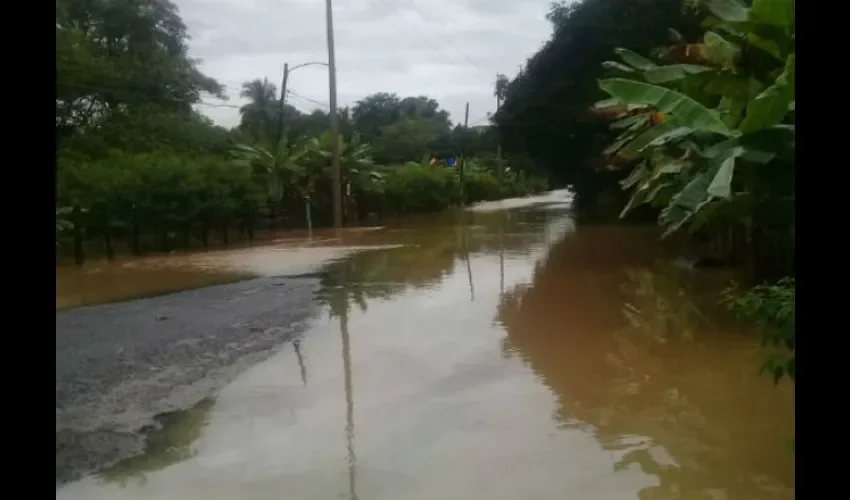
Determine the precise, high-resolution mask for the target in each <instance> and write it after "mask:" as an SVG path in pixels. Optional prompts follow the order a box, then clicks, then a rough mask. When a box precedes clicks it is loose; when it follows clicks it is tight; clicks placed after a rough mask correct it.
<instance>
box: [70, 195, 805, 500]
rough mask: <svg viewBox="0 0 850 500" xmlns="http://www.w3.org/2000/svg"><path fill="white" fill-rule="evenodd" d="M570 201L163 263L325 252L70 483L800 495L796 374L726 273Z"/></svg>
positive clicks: (555, 199)
mask: <svg viewBox="0 0 850 500" xmlns="http://www.w3.org/2000/svg"><path fill="white" fill-rule="evenodd" d="M564 197H565V193H563V192H556V193H552V194H550V195H547V196H543V197H539V198H536V199H526V200H507V201H505V202H499V203H493V204H485V205H480V206H477V207H475V208H474V209H472V210H468V211H466V212H462V213H455V214H451V213H449V214H443V215H440V216H428V217H419V218H412V219H408V220H404V221H396V222H394V223H388V224H387V226H386V227H384V228H383V229H380V230H375V231H368V232H358V233H357V235H356V236H354V235H349V236H348V239H347V240H344V241H343V242H344V243H346V246H339V245H337V246H327V247H322V249H316V248H312V249H309V251H317V252H320V253H321V252H325V253H322V254H321V255H322V258H321V259H316V260H315V261H309V259H308V258H306V257H305V258H304V260H301V261H299V260H297V259H295V258H292V259H288V260H287V259H283V258H282V256H284V255H289V254H286V252H284V253H280V252H281V250H280V249H269V248H264V249H243V250H239V251H233V252H224V253H220V255H221V256H224V257H222V258H219V257H217V256H216V254H217V253H212V252H211V253H207V254H203V255H199V256H179V257H175V259H183V260H182V262H183V264H180V265H177V264H169V263H168V262H172V263H175V262H178V261H177V260H171V261H169V258H168V257H161V258H159V260H158V261H157V262H158V263H159V264H158V265H161V266H160V268H168V266H170V265H174V266H175V267H178V268H180V269H187V268H190V269H192V270H193V271H186V273H187V274H191V275H192V276H194V277H193V278H191V279H186V280H185V283H186V284H185V286H186V287H193V286H198V285H200V284H201V283H198V282H197V281H192V280H196V279H197V276H199V275H202V274H203V273H207V274H206V275H209V276H216V277H217V278H216V279H224V278H222V276H225V277H232V276H235V275H238V276H240V277H245V276H266V278H264V279H269V277H270V276H274V275H275V274H286V273H288V272H289V271H290V270H296V271H297V272H308V268H310V266H315V265H316V263H317V262H318V263H321V264H322V266H320V268H319V269H320V270H321V271H322V272H321V274H320V275H319V278H318V282H317V283H316V285H315V289H316V290H317V291H316V294H315V296H316V301H317V307H318V308H319V309H318V314H317V315H313V316H311V318H314V319H311V320H310V322H309V323H308V326H306V327H305V329H304V330H303V332H301V333H299V334H298V335H295V336H294V337H292V339H291V340H289V341H287V343H285V344H284V346H283V348H282V349H281V350H280V351H279V352H277V353H276V354H273V355H271V357H268V358H267V359H266V360H265V361H262V362H259V363H257V364H253V365H252V366H250V367H248V368H246V369H244V370H242V371H241V372H240V374H239V375H238V376H237V377H236V378H235V379H233V380H232V382H230V383H229V384H227V385H225V386H224V387H223V388H222V389H221V390H220V391H217V392H216V394H215V395H214V396H211V397H207V398H204V399H202V400H200V401H188V400H187V401H186V404H185V409H183V410H181V411H175V412H171V413H169V414H167V415H162V416H161V417H159V418H158V422H159V425H158V428H157V429H156V430H154V431H152V432H151V433H150V436H149V440H148V444H147V452H146V453H144V454H141V455H139V456H136V457H133V458H130V459H127V460H124V461H122V462H121V463H119V464H118V465H116V466H114V467H111V468H109V469H108V470H106V471H104V472H103V473H102V474H100V475H97V476H90V477H87V478H84V479H82V480H80V481H77V482H73V483H70V484H66V485H64V486H62V487H60V488H58V489H57V498H61V499H117V500H120V499H222V500H224V499H228V500H229V499H234V498H240V499H272V498H274V499H291V500H300V499H304V500H319V499H333V498H347V499H358V498H359V499H367V498H368V499H388V500H389V499H393V500H395V499H411V500H418V499H423V500H424V499H429V500H430V499H435V498H439V499H446V500H453V499H457V500H460V499H464V500H469V499H482V500H483V499H487V500H494V499H497V500H501V499H505V500H507V499H511V500H513V499H517V498H527V499H553V498H575V499H582V500H583V499H590V500H592V499H613V500H616V499H635V498H640V499H644V500H647V499H695V500H699V499H707V500H717V499H748V500H749V499H754V500H758V499H791V498H793V496H794V480H793V477H794V469H793V467H794V463H793V455H792V454H791V452H790V450H789V446H788V444H789V442H790V441H791V439H792V437H793V386H792V385H790V384H781V385H779V386H778V387H774V386H773V384H772V382H771V381H770V380H769V379H767V378H761V377H759V376H758V375H757V367H758V362H759V359H760V355H761V354H760V353H759V352H758V351H757V342H756V338H755V337H754V335H753V333H752V332H749V331H746V330H744V329H742V328H740V327H739V326H737V325H735V323H734V322H732V321H730V319H729V318H728V317H726V316H725V315H724V314H722V312H721V311H720V310H719V308H718V307H717V306H716V297H717V294H718V291H719V290H720V289H722V288H723V286H725V284H726V282H727V281H728V279H730V278H731V277H732V276H731V275H730V274H728V273H725V272H721V271H710V272H708V271H699V272H689V271H685V270H681V269H678V268H676V267H675V266H672V265H670V264H669V262H670V261H671V260H672V259H673V258H674V257H675V251H674V249H664V248H662V247H661V246H660V245H659V244H658V241H657V236H658V234H657V232H656V231H655V230H654V229H644V228H634V227H629V228H616V227H576V226H575V225H574V223H573V222H572V220H571V218H570V217H569V213H568V203H566V202H565V201H566V200H565V198H564ZM338 243H339V242H338ZM347 245H354V246H355V247H356V248H355V249H353V250H352V249H349V247H348V246H347ZM364 248H369V249H368V250H364ZM355 250H356V251H355ZM303 251H304V249H301V250H295V252H296V253H298V255H299V256H300V255H302V253H303ZM339 252H345V253H344V255H343V254H340V253H339ZM292 255H294V254H292ZM258 256H259V257H258ZM280 260H286V262H285V263H281V262H279V261H280ZM186 262H192V263H193V264H192V265H186ZM295 264H298V265H295ZM148 265H149V264H147V263H140V264H139V266H140V268H141V270H138V271H137V272H138V273H142V274H144V273H145V272H146V271H145V269H146V266H148ZM218 266H220V267H221V268H222V269H224V270H225V271H224V273H222V274H218V275H217V274H216V272H215V271H216V269H217V267H218ZM102 272H103V273H108V272H109V271H102ZM194 272H197V273H200V274H192V273H194ZM104 279H105V278H104ZM228 279H230V278H228ZM59 280H60V277H59V274H58V272H57V282H58V281H59ZM107 281H108V280H107ZM175 282H176V279H175V281H171V282H170V283H171V285H170V286H172V288H170V289H174V288H173V287H176V285H175V284H174V283H175ZM88 283H89V284H91V283H92V282H91V281H89V282H88ZM311 286H312V285H311ZM66 290H67V292H66V295H65V296H66V297H71V296H77V297H79V296H82V295H83V292H81V291H80V290H79V289H77V290H74V288H73V286H70V285H69V286H68V288H67V289H66ZM150 292H151V290H150V289H148V290H146V293H150ZM59 293H60V292H57V305H58V304H59V303H60V297H59V295H58V294H59ZM195 293H197V294H198V297H202V296H203V295H202V293H203V290H198V291H196V292H195ZM85 294H87V296H88V297H100V300H101V301H106V300H111V298H110V297H109V296H108V293H107V292H102V291H101V292H96V291H93V290H90V291H88V292H85ZM121 294H122V296H127V295H128V294H131V295H132V291H128V290H127V288H124V291H122V292H121ZM178 295H180V294H178ZM116 306H117V305H116ZM101 307H113V306H111V305H110V306H101ZM57 321H58V320H57ZM57 328H58V327H57ZM61 334H62V332H61V331H58V330H57V338H58V337H59V336H60V335H61Z"/></svg>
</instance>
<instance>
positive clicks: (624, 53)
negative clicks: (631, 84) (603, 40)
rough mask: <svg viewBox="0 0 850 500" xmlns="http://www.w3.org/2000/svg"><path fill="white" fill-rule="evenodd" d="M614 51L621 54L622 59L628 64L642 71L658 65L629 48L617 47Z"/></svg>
mask: <svg viewBox="0 0 850 500" xmlns="http://www.w3.org/2000/svg"><path fill="white" fill-rule="evenodd" d="M614 53H615V54H617V55H618V56H620V59H622V60H623V61H624V62H625V63H626V64H628V65H629V66H631V67H633V68H635V69H639V70H641V71H646V70H649V69H652V68H655V67H656V66H657V64H655V63H654V62H652V61H650V60H649V59H647V58H645V57H643V56H642V55H640V54H637V53H635V52H632V51H631V50H629V49H623V48H616V49H614Z"/></svg>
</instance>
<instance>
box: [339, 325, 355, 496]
mask: <svg viewBox="0 0 850 500" xmlns="http://www.w3.org/2000/svg"><path fill="white" fill-rule="evenodd" d="M339 329H340V331H341V333H342V366H343V369H344V370H345V406H346V409H345V438H346V440H347V441H348V443H347V444H348V492H349V494H350V495H351V499H352V500H357V492H356V491H355V489H354V472H355V471H354V468H355V466H356V465H357V455H355V454H354V390H353V388H352V385H351V344H350V342H349V336H348V314H347V312H346V314H345V315H344V316H342V317H340V318H339Z"/></svg>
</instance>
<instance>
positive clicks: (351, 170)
mask: <svg viewBox="0 0 850 500" xmlns="http://www.w3.org/2000/svg"><path fill="white" fill-rule="evenodd" d="M338 138H339V149H338V151H339V164H340V170H341V181H342V185H343V186H345V190H344V192H343V198H344V200H345V203H344V205H343V206H345V207H346V212H347V213H348V214H349V215H350V216H352V217H353V218H354V223H355V224H356V223H357V203H356V198H355V188H356V187H358V186H361V185H363V184H364V183H365V182H368V181H375V180H377V181H380V180H381V179H383V175H382V174H381V173H380V172H377V171H376V170H375V162H374V161H373V160H372V147H371V146H370V145H369V144H366V143H364V142H360V137H359V136H358V135H356V134H355V135H354V136H353V137H352V138H351V140H350V141H347V142H346V140H345V139H344V138H343V137H342V136H341V135H339V136H338ZM332 141H333V135H332V134H331V133H330V131H327V132H325V133H324V134H322V135H321V136H319V137H318V138H316V139H314V140H313V148H314V149H315V150H316V151H317V152H318V153H319V154H320V155H321V156H322V157H324V158H330V157H331V149H332V148H331V145H332V144H333V142H332Z"/></svg>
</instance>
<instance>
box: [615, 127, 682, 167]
mask: <svg viewBox="0 0 850 500" xmlns="http://www.w3.org/2000/svg"><path fill="white" fill-rule="evenodd" d="M692 132H693V129H691V128H690V127H683V126H682V124H681V122H680V121H679V120H676V119H675V118H670V119H668V120H665V121H664V122H662V123H660V124H658V125H656V126H654V127H652V128H650V129H648V130H646V131H645V132H643V133H642V134H640V135H638V136H637V137H635V138H634V139H633V140H632V141H631V142H629V143H628V144H627V145H625V146H624V147H623V148H622V149H620V151H619V153H618V154H619V155H620V156H621V157H623V158H627V159H634V158H636V157H638V156H640V154H641V153H643V152H644V150H646V149H647V148H649V147H651V146H660V145H662V144H663V143H665V142H668V141H670V140H672V139H675V138H680V137H684V136H686V135H689V134H691V133H692Z"/></svg>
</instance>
